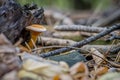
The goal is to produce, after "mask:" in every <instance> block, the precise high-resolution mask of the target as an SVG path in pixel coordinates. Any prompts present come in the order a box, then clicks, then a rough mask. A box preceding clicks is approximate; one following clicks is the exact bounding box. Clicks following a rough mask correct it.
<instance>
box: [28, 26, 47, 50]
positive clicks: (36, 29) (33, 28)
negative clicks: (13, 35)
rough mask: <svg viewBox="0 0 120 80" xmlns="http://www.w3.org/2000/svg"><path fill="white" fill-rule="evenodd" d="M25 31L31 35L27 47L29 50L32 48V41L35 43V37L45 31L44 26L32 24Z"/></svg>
mask: <svg viewBox="0 0 120 80" xmlns="http://www.w3.org/2000/svg"><path fill="white" fill-rule="evenodd" d="M26 29H27V30H29V31H30V34H31V40H30V42H28V45H29V46H30V48H33V47H34V44H33V42H32V40H33V41H34V42H36V40H37V37H38V36H39V35H40V34H41V33H42V32H44V31H46V28H45V27H44V26H42V25H38V24H33V25H30V26H27V27H26Z"/></svg>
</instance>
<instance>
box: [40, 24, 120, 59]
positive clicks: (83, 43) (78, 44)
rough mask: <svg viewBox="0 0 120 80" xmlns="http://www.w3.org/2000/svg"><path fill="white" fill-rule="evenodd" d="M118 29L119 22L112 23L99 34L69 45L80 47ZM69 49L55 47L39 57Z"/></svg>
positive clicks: (119, 27) (68, 49) (119, 26)
mask: <svg viewBox="0 0 120 80" xmlns="http://www.w3.org/2000/svg"><path fill="white" fill-rule="evenodd" d="M118 29H120V24H118V25H114V26H112V27H110V28H109V29H105V30H103V31H102V32H100V33H99V34H97V35H96V36H91V37H89V38H87V39H85V40H82V41H80V42H77V43H76V44H74V45H72V46H71V47H82V46H83V45H86V44H88V43H90V42H93V41H95V40H97V39H99V38H101V37H103V36H105V35H107V34H109V33H111V32H112V31H115V30H118ZM70 50H72V49H71V48H66V47H65V48H60V49H57V50H54V51H51V52H48V53H44V54H40V56H41V57H49V56H52V55H57V54H60V53H62V52H66V51H70Z"/></svg>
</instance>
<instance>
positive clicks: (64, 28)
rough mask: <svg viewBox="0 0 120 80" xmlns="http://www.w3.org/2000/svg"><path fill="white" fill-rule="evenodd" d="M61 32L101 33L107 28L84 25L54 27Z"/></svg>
mask: <svg viewBox="0 0 120 80" xmlns="http://www.w3.org/2000/svg"><path fill="white" fill-rule="evenodd" d="M54 29H55V30H59V31H86V32H101V31H103V30H105V29H106V28H100V27H92V26H84V25H59V26H55V27H54Z"/></svg>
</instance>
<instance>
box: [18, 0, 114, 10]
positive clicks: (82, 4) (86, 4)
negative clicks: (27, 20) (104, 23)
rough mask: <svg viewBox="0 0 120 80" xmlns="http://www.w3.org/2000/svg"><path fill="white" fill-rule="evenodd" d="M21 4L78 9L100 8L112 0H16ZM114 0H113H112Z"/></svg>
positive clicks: (109, 3) (103, 7) (105, 6)
mask: <svg viewBox="0 0 120 80" xmlns="http://www.w3.org/2000/svg"><path fill="white" fill-rule="evenodd" d="M18 1H19V2H20V3H21V4H22V5H23V4H26V3H36V4H37V5H39V6H43V7H49V8H50V7H51V8H56V9H61V10H73V9H74V10H80V9H84V10H86V9H95V8H96V7H97V6H101V9H105V8H107V7H108V6H109V5H111V3H112V0H18ZM114 1H115V0H114Z"/></svg>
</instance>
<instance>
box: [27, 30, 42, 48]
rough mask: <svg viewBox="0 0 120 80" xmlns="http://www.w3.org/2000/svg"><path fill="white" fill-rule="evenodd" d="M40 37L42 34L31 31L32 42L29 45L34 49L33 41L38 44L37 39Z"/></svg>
mask: <svg viewBox="0 0 120 80" xmlns="http://www.w3.org/2000/svg"><path fill="white" fill-rule="evenodd" d="M39 35H40V32H33V31H31V40H30V41H29V42H28V45H29V46H30V48H31V49H32V48H33V47H34V44H33V42H32V40H33V41H34V42H35V43H36V40H37V37H38V36H39Z"/></svg>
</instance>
